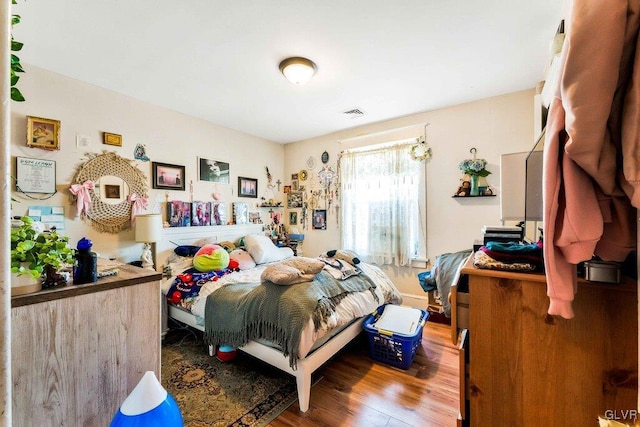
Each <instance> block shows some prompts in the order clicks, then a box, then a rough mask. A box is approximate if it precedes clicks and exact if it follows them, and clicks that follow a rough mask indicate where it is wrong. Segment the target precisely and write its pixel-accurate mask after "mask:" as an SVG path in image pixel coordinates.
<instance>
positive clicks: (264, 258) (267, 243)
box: [244, 234, 293, 264]
mask: <svg viewBox="0 0 640 427" xmlns="http://www.w3.org/2000/svg"><path fill="white" fill-rule="evenodd" d="M244 246H245V248H246V249H247V252H249V254H250V255H251V258H253V260H254V261H255V262H256V264H265V263H267V262H274V261H281V260H283V259H287V258H291V257H292V256H293V250H292V249H291V248H289V247H286V248H279V247H277V246H276V245H274V244H273V242H272V241H271V239H270V238H269V237H267V236H263V235H258V234H250V235H248V236H246V237H245V238H244Z"/></svg>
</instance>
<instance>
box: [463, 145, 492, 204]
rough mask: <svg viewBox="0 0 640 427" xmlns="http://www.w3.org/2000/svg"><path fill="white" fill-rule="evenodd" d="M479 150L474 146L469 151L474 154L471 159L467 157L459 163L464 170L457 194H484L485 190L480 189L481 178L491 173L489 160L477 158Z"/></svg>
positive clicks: (464, 195)
mask: <svg viewBox="0 0 640 427" xmlns="http://www.w3.org/2000/svg"><path fill="white" fill-rule="evenodd" d="M477 151H478V150H476V149H475V148H472V149H471V150H469V152H470V153H471V154H472V155H473V157H472V158H471V159H465V160H463V161H462V162H460V164H459V165H458V169H460V170H461V171H462V172H463V174H464V175H463V176H462V178H460V181H461V183H460V186H459V187H458V189H457V190H456V194H455V196H457V197H466V196H474V197H475V196H482V195H484V191H482V194H481V190H480V185H479V180H480V178H486V177H487V176H489V175H490V174H491V172H489V171H488V170H487V169H486V166H487V161H486V160H485V159H478V158H476V153H477Z"/></svg>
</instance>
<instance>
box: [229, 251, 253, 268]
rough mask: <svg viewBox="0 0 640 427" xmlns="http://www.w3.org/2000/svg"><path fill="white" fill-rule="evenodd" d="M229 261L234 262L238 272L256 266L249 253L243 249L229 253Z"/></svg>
mask: <svg viewBox="0 0 640 427" xmlns="http://www.w3.org/2000/svg"><path fill="white" fill-rule="evenodd" d="M229 260H236V261H237V262H238V268H239V269H240V270H249V269H250V268H253V267H255V266H256V262H255V261H254V260H253V258H251V255H250V254H249V252H247V251H245V250H244V249H234V250H232V251H231V252H230V253H229Z"/></svg>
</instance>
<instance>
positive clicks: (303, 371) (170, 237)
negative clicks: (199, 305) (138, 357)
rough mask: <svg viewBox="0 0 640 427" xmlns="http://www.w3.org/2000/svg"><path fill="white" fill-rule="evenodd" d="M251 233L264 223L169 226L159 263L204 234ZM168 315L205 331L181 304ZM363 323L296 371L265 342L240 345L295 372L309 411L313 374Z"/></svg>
mask: <svg viewBox="0 0 640 427" xmlns="http://www.w3.org/2000/svg"><path fill="white" fill-rule="evenodd" d="M248 234H262V225H260V224H246V225H227V226H217V227H184V228H181V227H175V228H165V229H164V238H163V240H162V241H161V242H158V243H157V246H156V265H158V266H162V265H163V264H164V261H165V260H166V259H167V257H168V256H169V254H170V253H171V252H172V251H173V249H174V248H175V247H176V245H189V244H194V243H195V242H196V241H197V240H199V239H201V238H204V237H206V238H209V239H212V240H213V241H216V242H222V241H225V240H227V241H231V242H234V241H236V240H238V239H239V238H240V237H244V236H246V235H248ZM168 316H169V317H171V318H172V319H175V320H177V321H179V322H181V323H184V324H186V325H189V326H191V327H194V328H196V329H199V330H201V331H204V327H203V326H202V325H198V324H197V322H196V318H195V316H194V315H192V314H191V313H188V312H186V311H184V310H181V309H179V308H177V307H173V306H170V305H169V306H168ZM362 322H363V319H359V320H357V321H355V322H353V323H351V324H350V325H349V326H347V327H346V328H344V329H343V330H342V331H340V332H339V333H337V334H336V335H334V336H333V337H332V338H331V339H329V340H328V341H327V342H326V343H324V344H323V345H321V346H320V347H318V348H317V349H315V350H313V351H312V352H311V353H309V354H308V355H307V356H306V357H304V358H303V359H299V360H298V363H297V369H296V370H293V369H292V368H291V366H289V357H285V356H284V355H283V354H282V352H281V351H280V350H277V349H274V348H272V347H269V346H266V345H264V344H260V343H258V342H255V341H250V342H249V343H248V344H246V345H245V346H243V347H240V350H242V351H243V352H245V353H247V354H250V355H252V356H254V357H256V358H257V359H260V360H262V361H264V362H266V363H268V364H270V365H272V366H274V367H276V368H278V369H280V370H282V371H284V372H286V373H288V374H290V375H293V376H294V377H295V379H296V386H297V390H298V401H299V406H300V411H302V412H307V410H309V400H310V396H311V374H312V373H313V372H314V371H315V370H316V369H318V368H319V367H320V366H322V365H323V364H324V363H325V362H326V361H327V360H329V359H330V358H331V357H332V356H334V355H335V354H336V353H337V352H338V351H340V350H341V349H342V348H343V347H344V346H345V345H347V344H348V343H349V342H351V341H352V340H353V339H354V338H355V337H357V336H358V335H359V334H360V332H362ZM210 353H211V351H210Z"/></svg>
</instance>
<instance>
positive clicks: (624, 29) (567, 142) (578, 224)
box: [543, 0, 640, 319]
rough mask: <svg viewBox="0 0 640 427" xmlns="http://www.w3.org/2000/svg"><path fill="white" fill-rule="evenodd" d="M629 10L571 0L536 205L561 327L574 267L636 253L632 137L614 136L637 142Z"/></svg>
mask: <svg viewBox="0 0 640 427" xmlns="http://www.w3.org/2000/svg"><path fill="white" fill-rule="evenodd" d="M639 10H640V0H629V1H626V0H602V1H588V0H576V1H575V2H574V4H573V10H572V16H571V22H570V25H569V26H568V28H569V32H568V33H567V35H566V39H565V44H564V46H563V51H562V56H561V61H562V68H563V69H562V75H561V78H560V87H559V88H558V92H557V94H556V98H555V99H554V100H553V101H552V103H551V106H550V108H549V115H548V119H547V130H546V137H545V147H544V177H543V199H544V239H545V245H544V258H545V270H546V277H547V294H548V296H549V299H550V305H549V311H548V312H549V314H552V315H560V316H562V317H564V318H567V319H570V318H572V317H573V315H574V314H573V308H572V301H573V297H574V294H575V293H576V291H577V275H576V264H578V263H579V262H581V261H586V260H589V259H591V258H592V257H593V255H594V254H595V255H598V256H600V257H601V258H602V259H604V260H607V261H623V260H624V259H625V258H626V257H627V255H628V254H629V253H630V252H631V251H632V250H634V249H635V248H636V229H635V227H636V221H635V209H633V207H632V205H631V203H630V200H629V197H632V194H633V192H634V190H635V189H636V188H640V187H636V186H637V184H638V182H640V179H639V176H633V174H634V173H635V174H640V167H638V165H639V164H640V156H638V155H634V154H633V153H635V152H638V150H640V138H638V137H634V138H626V137H625V138H624V139H623V138H622V136H621V135H622V134H623V133H625V134H626V135H633V136H635V135H640V132H638V127H639V126H640V122H639V121H638V119H637V117H638V116H640V112H638V107H639V106H640V104H639V103H640V96H635V95H634V96H631V95H632V94H635V92H634V91H633V90H632V91H631V92H630V96H628V97H626V98H625V95H626V93H627V92H626V90H627V82H628V80H629V78H631V72H630V70H631V69H632V68H631V64H630V61H631V60H632V59H633V58H632V57H631V55H630V52H632V51H633V49H631V47H630V45H629V43H632V44H633V46H634V47H635V43H636V42H637V41H638V28H639V22H640V20H639V16H640V15H639V14H638V11H639ZM639 54H640V53H639ZM638 62H640V60H638ZM636 74H640V71H638V72H637V73H636ZM633 77H634V78H638V79H640V77H638V76H635V75H634V76H633ZM639 83H640V82H639ZM635 90H636V91H639V90H640V89H637V88H636V89H635ZM625 99H626V105H625V106H624V110H623V103H625ZM631 106H633V107H634V109H631V108H630V107H631ZM625 113H626V115H625ZM627 116H628V119H627ZM632 120H633V121H632ZM623 161H624V165H625V169H624V172H625V174H626V173H627V170H629V171H630V173H629V174H628V175H627V176H623V174H622V170H623V169H622V168H623V166H622V165H623V163H622V162H623ZM623 188H624V189H625V191H626V194H629V197H627V196H626V195H625V192H623V190H622V189H623ZM634 200H636V201H637V202H640V196H639V195H636V196H635V199H634ZM636 207H640V204H638V205H637V206H636Z"/></svg>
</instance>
